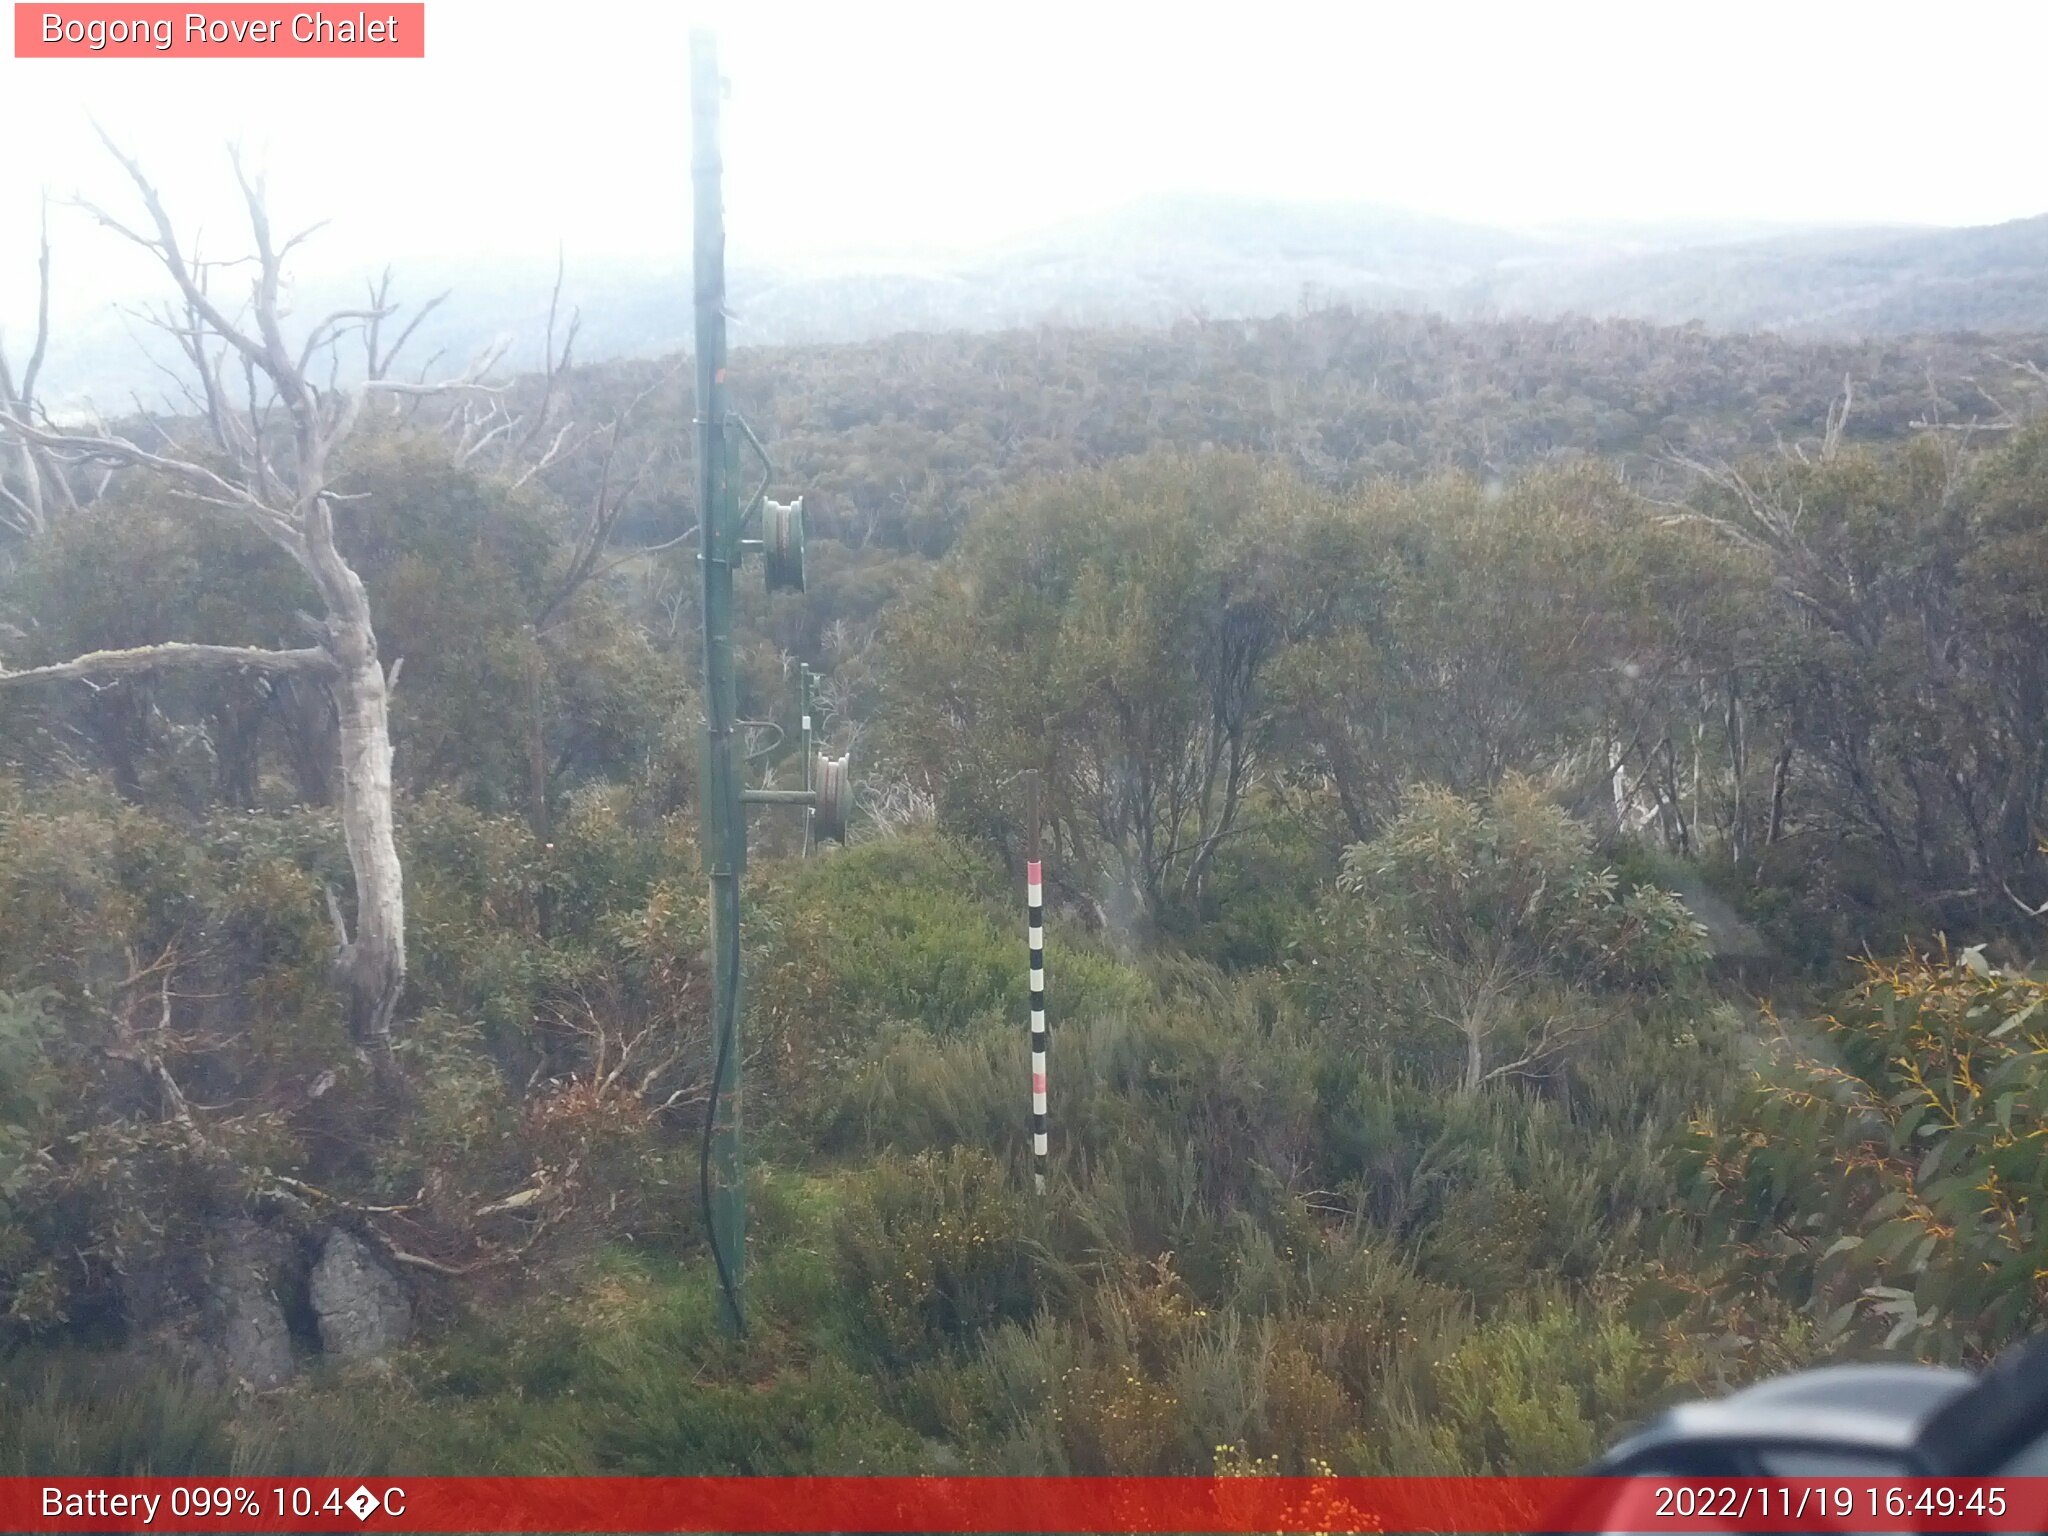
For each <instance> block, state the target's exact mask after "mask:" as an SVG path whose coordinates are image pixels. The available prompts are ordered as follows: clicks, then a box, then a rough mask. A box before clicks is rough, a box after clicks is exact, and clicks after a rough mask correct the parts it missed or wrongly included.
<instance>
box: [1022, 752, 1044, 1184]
mask: <svg viewBox="0 0 2048 1536" xmlns="http://www.w3.org/2000/svg"><path fill="white" fill-rule="evenodd" d="M1028 783H1029V785H1030V791H1031V820H1030V830H1029V833H1028V840H1027V843H1026V847H1027V848H1028V850H1029V858H1028V860H1027V862H1026V863H1025V865H1024V936H1025V942H1026V946H1027V948H1028V950H1029V952H1030V956H1031V1176H1032V1179H1033V1181H1034V1182H1035V1183H1036V1184H1037V1186H1038V1190H1039V1192H1040V1193H1041V1194H1043V1193H1044V1191H1045V1164H1046V1126H1045V1116H1046V1103H1045V1055H1046V1045H1047V1036H1046V1028H1045V874H1044V868H1043V866H1042V865H1041V864H1040V863H1039V858H1038V775H1037V774H1036V773H1035V772H1034V773H1032V774H1030V775H1028Z"/></svg>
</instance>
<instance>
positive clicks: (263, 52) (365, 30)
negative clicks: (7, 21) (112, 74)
mask: <svg viewBox="0 0 2048 1536" xmlns="http://www.w3.org/2000/svg"><path fill="white" fill-rule="evenodd" d="M14 56H15V57H16V58H17V59H423V58H425V57H426V56H427V8H426V6H425V5H424V4H422V3H413V4H384V3H373V4H370V5H357V6H345V5H333V6H317V5H268V4H228V5H122V4H91V5H66V4H61V3H60V4H34V3H23V0H16V4H15V7H14Z"/></svg>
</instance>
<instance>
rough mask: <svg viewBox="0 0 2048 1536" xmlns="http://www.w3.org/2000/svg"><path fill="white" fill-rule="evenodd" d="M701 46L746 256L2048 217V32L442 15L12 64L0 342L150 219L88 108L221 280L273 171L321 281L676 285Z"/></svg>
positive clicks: (490, 9) (1243, 13) (723, 14)
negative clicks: (1161, 237) (187, 218)
mask: <svg viewBox="0 0 2048 1536" xmlns="http://www.w3.org/2000/svg"><path fill="white" fill-rule="evenodd" d="M363 3H369V4H370V6H371V9H372V10H374V0H363ZM329 9H330V11H341V10H343V9H344V7H343V6H342V5H340V4H331V5H330V6H329ZM346 10H347V12H348V13H349V14H353V12H354V10H355V5H353V4H350V5H348V6H347V7H346ZM704 19H708V20H711V21H713V22H715V23H716V24H717V25H718V26H719V27H720V29H721V33H722V36H723V40H724V50H725V65H726V73H727V74H728V76H729V77H730V79H731V81H732V96H731V103H730V112H729V118H728V136H729V155H728V167H729V176H730V181H729V193H728V198H729V210H730V211H729V218H730V223H731V226H732V231H733V241H734V245H735V249H736V250H737V251H739V252H741V253H742V254H744V253H746V252H750V251H752V252H760V253H762V254H766V255H774V254H777V253H781V252H787V251H791V250H794V249H797V248H801V247H809V248H813V249H819V248H823V249H830V248H834V247H844V246H847V245H867V246H876V245H881V246H895V247H904V246H919V245H929V244H938V243H943V244H949V245H959V244H975V243H980V242H983V241H987V240H990V239H994V238H1000V237H1003V236H1007V235H1012V234H1016V233H1020V232H1023V231H1026V230H1029V229H1033V228H1036V227H1039V226H1042V225H1044V224H1047V223H1050V222H1052V221H1055V220H1057V219H1059V218H1062V217H1066V216H1069V215H1072V214H1075V213H1080V212H1086V211H1090V210H1095V209H1101V208H1105V207H1109V206H1112V205H1115V204H1117V203H1119V202H1123V201H1127V200H1129V199H1132V198H1134V197H1139V196H1143V195H1146V194H1150V193H1158V192H1168V191H1177V190H1211V191H1218V192H1232V193H1259V194H1268V195H1277V196H1284V197H1306V198H1328V199H1345V200H1350V199H1359V200H1369V201H1375V202H1384V203H1390V204H1397V205H1401V206H1405V207H1409V208H1415V209H1419V210H1424V211H1428V212H1434V213H1442V214H1448V215H1454V216H1459V217H1464V218H1468V219H1473V220H1478V221H1486V222H1497V223H1510V224H1520V225H1529V224H1554V223H1559V222H1570V221H1592V220H1636V219H1657V220H1664V219H1697V220H1727V219H1741V220H1768V221H1788V222H1844V221H1866V220H1868V221H1876V220H1884V221H1910V222H1922V223H1981V222H1990V221H1995V220H2000V219H2007V218H2014V217H2020V216H2024V215H2028V214H2033V213H2038V212H2041V211H2043V210H2044V209H2048V181H2044V177H2043V174H2042V172H2041V166H2042V163H2043V162H2042V158H2041V153H2040V132H2041V106H2040V93H2039V89H2038V85H2039V71H2040V67H2041V60H2042V59H2043V58H2044V57H2048V48H2044V44H2048V4H2042V3H2039V0H2018V3H2001V4H1964V5H1957V4H1950V5H1946V6H1941V7H1936V6H1933V5H1930V4H1925V3H1918V4H1902V3H1897V0H1858V3H1854V4H1835V3H1818V0H1799V3H1791V4H1787V3H1784V0H1779V3H1775V4H1754V5H1751V4H1741V3H1728V0H1711V3H1710V0H1634V3H1628V4H1592V3H1566V0H1558V3H1549V4H1545V3H1541V0H1524V3H1514V4H1458V3H1447V0H1412V3H1399V4H1396V3H1384V0H1356V3H1338V0H1324V3H1293V0H1259V3H1256V4H1250V5H1238V4H1229V5H1226V4H1220V3H1202V0H1181V3H1177V4H1159V3H1132V0H1095V3H1092V4H1087V5H1074V4H1065V3H1031V4H1001V3H995V0H983V3H970V0H960V3H954V4H945V5H939V4H911V3H889V0H870V3H853V0H842V3H838V4H816V5H810V4H797V3H779V4H778V3H753V4H711V3H702V4H687V5H662V4H650V3H639V4H635V3H627V0H562V3H549V0H428V50H427V51H428V57H427V58H426V59H425V60H424V61H388V62H387V61H378V62H360V61H302V60H278V61H268V62H266V61H258V60H235V61H212V60H204V61H202V60H188V59H180V58H177V57H170V58H157V59H150V60H93V61H71V60H62V61H57V60H36V59H30V60H16V59H13V58H11V57H8V58H0V130H4V140H5V142H6V144H7V150H6V152H5V154H4V155H0V314H5V313H12V314H14V315H16V316H20V315H21V313H22V310H21V299H22V296H23V294H24V292H25V291H26V289H27V284H28V282H29V280H30V279H31V277H32V271H31V267H30V262H31V258H32V248H31V244H30V240H29V230H30V225H31V220H32V218H33V213H34V208H35V200H36V195H37V188H38V186H39V185H42V184H47V185H49V186H50V187H51V188H52V189H53V190H55V191H57V192H60V193H68V192H71V191H74V190H78V191H83V192H85V193H87V194H89V195H92V196H94V197H97V198H101V199H105V200H107V201H109V202H113V203H117V204H119V205H120V206H123V207H126V206H128V205H127V204H126V203H125V202H122V198H121V194H122V187H121V185H120V183H119V182H118V180H117V179H116V176H115V175H114V174H113V168H112V167H111V165H110V164H109V162H108V161H107V160H106V159H105V157H104V155H103V154H102V153H101V152H100V151H99V150H98V148H97V146H96V144H95V143H94V141H93V139H92V136H91V133H90V130H89V127H88V123H87V116H88V114H89V113H90V114H92V115H95V116H97V117H98V118H99V119H100V120H101V121H103V122H104V123H105V124H106V125H107V126H108V127H109V128H110V129H111V130H112V131H113V132H114V133H115V134H116V136H117V137H119V138H120V139H121V140H123V141H124V142H126V143H128V144H130V145H132V146H134V147H135V148H136V149H137V150H138V151H139V152H140V154H141V155H142V156H143V158H144V159H145V161H146V162H147V165H148V166H149V168H150V169H151V170H152V171H153V172H154V173H155V174H156V175H157V176H158V177H159V178H160V180H161V182H162V184H163V186H164V188H165V191H166V193H167V195H168V197H169V199H170V200H171V202H172V204H173V207H174V210H183V211H187V212H188V213H189V214H195V215H197V216H199V217H201V218H203V220H204V222H205V224H206V226H207V228H208V230H209V231H210V232H211V239H212V242H213V243H214V244H216V245H217V246H224V245H225V243H226V240H227V238H228V236H229V234H230V233H231V225H232V220H231V218H230V216H229V215H230V212H231V209H230V207H229V205H228V204H227V203H226V202H224V200H223V194H224V192H225V190H226V185H227V173H226V165H225V160H224V157H223V155H222V152H221V147H222V145H223V144H224V143H225V142H226V141H227V140H229V139H230V138H240V139H241V140H242V141H243V143H244V145H245V147H246V148H247V149H248V150H250V151H252V152H254V153H255V154H257V155H258V156H259V157H260V158H261V159H263V160H264V161H266V162H267V164H268V165H269V167H270V174H271V180H272V184H273V189H274V196H275V200H276V202H277V204H278V217H279V222H280V223H290V222H294V221H299V222H307V221H311V220H312V219H314V218H318V217H327V218H331V219H332V220H333V221H334V223H333V228H332V230H331V232H329V233H327V234H325V235H323V236H322V237H321V240H320V243H319V245H318V247H317V248H315V249H314V251H313V252H312V253H311V254H310V255H309V256H308V258H307V261H308V265H309V266H310V267H312V268H314V269H331V268H334V267H338V266H341V265H343V264H349V265H353V264H358V263H370V262H381V261H382V260H383V259H384V258H386V257H391V258H395V259H397V260H398V261H399V263H400V264H401V269H402V267H403V264H404V262H406V261H407V260H412V261H416V262H433V263H436V264H440V263H445V262H448V261H451V260H463V259H468V258H471V257H476V256H505V257H511V258H517V259H520V260H521V262H522V264H524V262H525V261H526V260H529V259H531V258H532V257H533V256H535V255H537V254H539V253H542V252H551V251H552V250H553V249H554V247H555V244H556V242H557V241H560V242H563V243H564V244H565V245H566V247H567V250H568V254H569V258H570V261H571V265H572V269H573V267H574V264H575V263H576V262H577V260H579V259H582V260H584V261H596V260H600V259H603V258H606V257H626V258H635V259H657V260H658V259H672V260H676V261H681V260H682V259H684V257H685V253H686V252H687V248H688V247H687V237H686V236H687V231H686V219H687V172H688V164H687V157H688V149H687V132H688V128H687V117H686V109H687V102H686V85H687V72H688V64H687V45H688V29H689V26H690V25H691V23H692V22H693V21H696V20H704ZM87 234H88V232H87V231H86V230H84V229H83V227H82V226H81V225H79V223H78V221H77V220H76V219H75V217H74V218H72V219H71V220H69V221H67V223H66V225H65V227H63V228H61V229H60V231H59V235H60V242H61V243H60V257H59V260H60V283H61V286H62V288H63V290H64V298H63V299H62V301H61V307H66V308H68V307H71V306H73V305H76V304H79V303H85V302H92V303H95V304H100V305H103V304H104V303H105V302H106V300H107V299H108V298H110V297H112V296H113V295H114V293H115V291H116V290H117V289H119V288H122V287H124V286H127V280H126V279H125V278H124V277H123V276H122V275H121V272H120V270H119V269H118V268H116V267H114V266H110V265H109V262H110V260H111V259H112V258H111V257H110V255H109V247H108V246H107V243H106V237H104V236H97V237H92V238H90V239H85V238H84V237H85V236H86V235H87ZM81 242H83V243H81Z"/></svg>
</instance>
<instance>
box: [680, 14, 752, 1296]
mask: <svg viewBox="0 0 2048 1536" xmlns="http://www.w3.org/2000/svg"><path fill="white" fill-rule="evenodd" d="M723 89H724V82H723V80H721V79H720V77H719V73H718V41H717V39H716V38H715V37H714V36H713V35H712V34H711V33H709V32H701V31H700V32H693V33H692V34H691V35H690V115H691V120H692V129H693V133H692V149H693V152H692V155H691V166H690V168H691V180H692V182H693V183H694V188H695V209H694V228H695V235H696V242H695V251H694V261H693V271H694V277H695V283H694V286H695V289H696V306H697V417H696V427H697V443H696V448H697V519H698V528H699V532H698V546H697V547H698V557H697V558H698V561H699V563H700V564H701V566H702V568H703V573H704V756H703V768H702V772H701V774H700V775H699V784H698V799H699V801H700V802H701V811H702V816H703V846H704V859H705V865H706V867H707V868H708V870H709V871H710V876H711V1028H712V1041H713V1045H712V1050H713V1063H712V1084H711V1105H710V1110H709V1118H708V1119H707V1121H706V1125H705V1141H704V1148H703V1154H702V1157H701V1160H700V1164H699V1168H698V1173H699V1178H700V1181H701V1183H702V1186H703V1187H702V1194H703V1199H704V1210H705V1216H706V1219H707V1220H708V1222H709V1225H710V1228H711V1231H710V1237H711V1255H712V1259H713V1261H714V1262H715V1263H716V1265H717V1267H718V1282H719V1299H720V1304H721V1314H722V1316H723V1318H724V1321H725V1325H726V1327H727V1328H728V1329H730V1330H731V1331H732V1332H733V1333H735V1334H737V1333H741V1332H744V1331H745V1328H746V1309H745V1302H744V1295H745V1285H746V1262H747V1252H746V1243H747V1196H746V1186H745V1177H746V1170H745V1168H744V1166H743V1165H742V1163H741V1159H740V876H741V875H742V874H743V873H744V872H745V869H746V857H747V842H746V821H745V812H744V811H743V810H742V809H741V804H740V791H741V788H742V786H741V783H740V772H739V761H738V755H737V743H736V741H735V738H734V735H733V724H734V719H735V717H736V716H737V714H738V712H739V687H738V682H737V676H736V673H735V669H734V666H733V652H732V614H733V602H732V582H733V570H734V568H735V567H736V566H737V565H738V564H739V560H740V526H739V524H740V517H739V507H738V504H737V503H736V501H735V500H734V497H733V484H732V474H731V465H730V464H729V462H728V459H727V454H728V445H727V442H726V415H727V412H726V396H725V207H724V202H723V197H722V188H721V186H720V177H721V172H722V164H721V161H720V158H719V147H718V117H719V105H720V101H719V98H720V96H721V95H722V93H723Z"/></svg>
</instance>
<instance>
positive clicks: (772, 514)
mask: <svg viewBox="0 0 2048 1536" xmlns="http://www.w3.org/2000/svg"><path fill="white" fill-rule="evenodd" d="M761 567H762V574H763V575H764V576H765V578H766V579H767V583H768V590H769V591H770V592H801V591H803V589H804V499H803V497H801V496H799V497H797V499H796V500H795V501H763V502H762V503H761Z"/></svg>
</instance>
